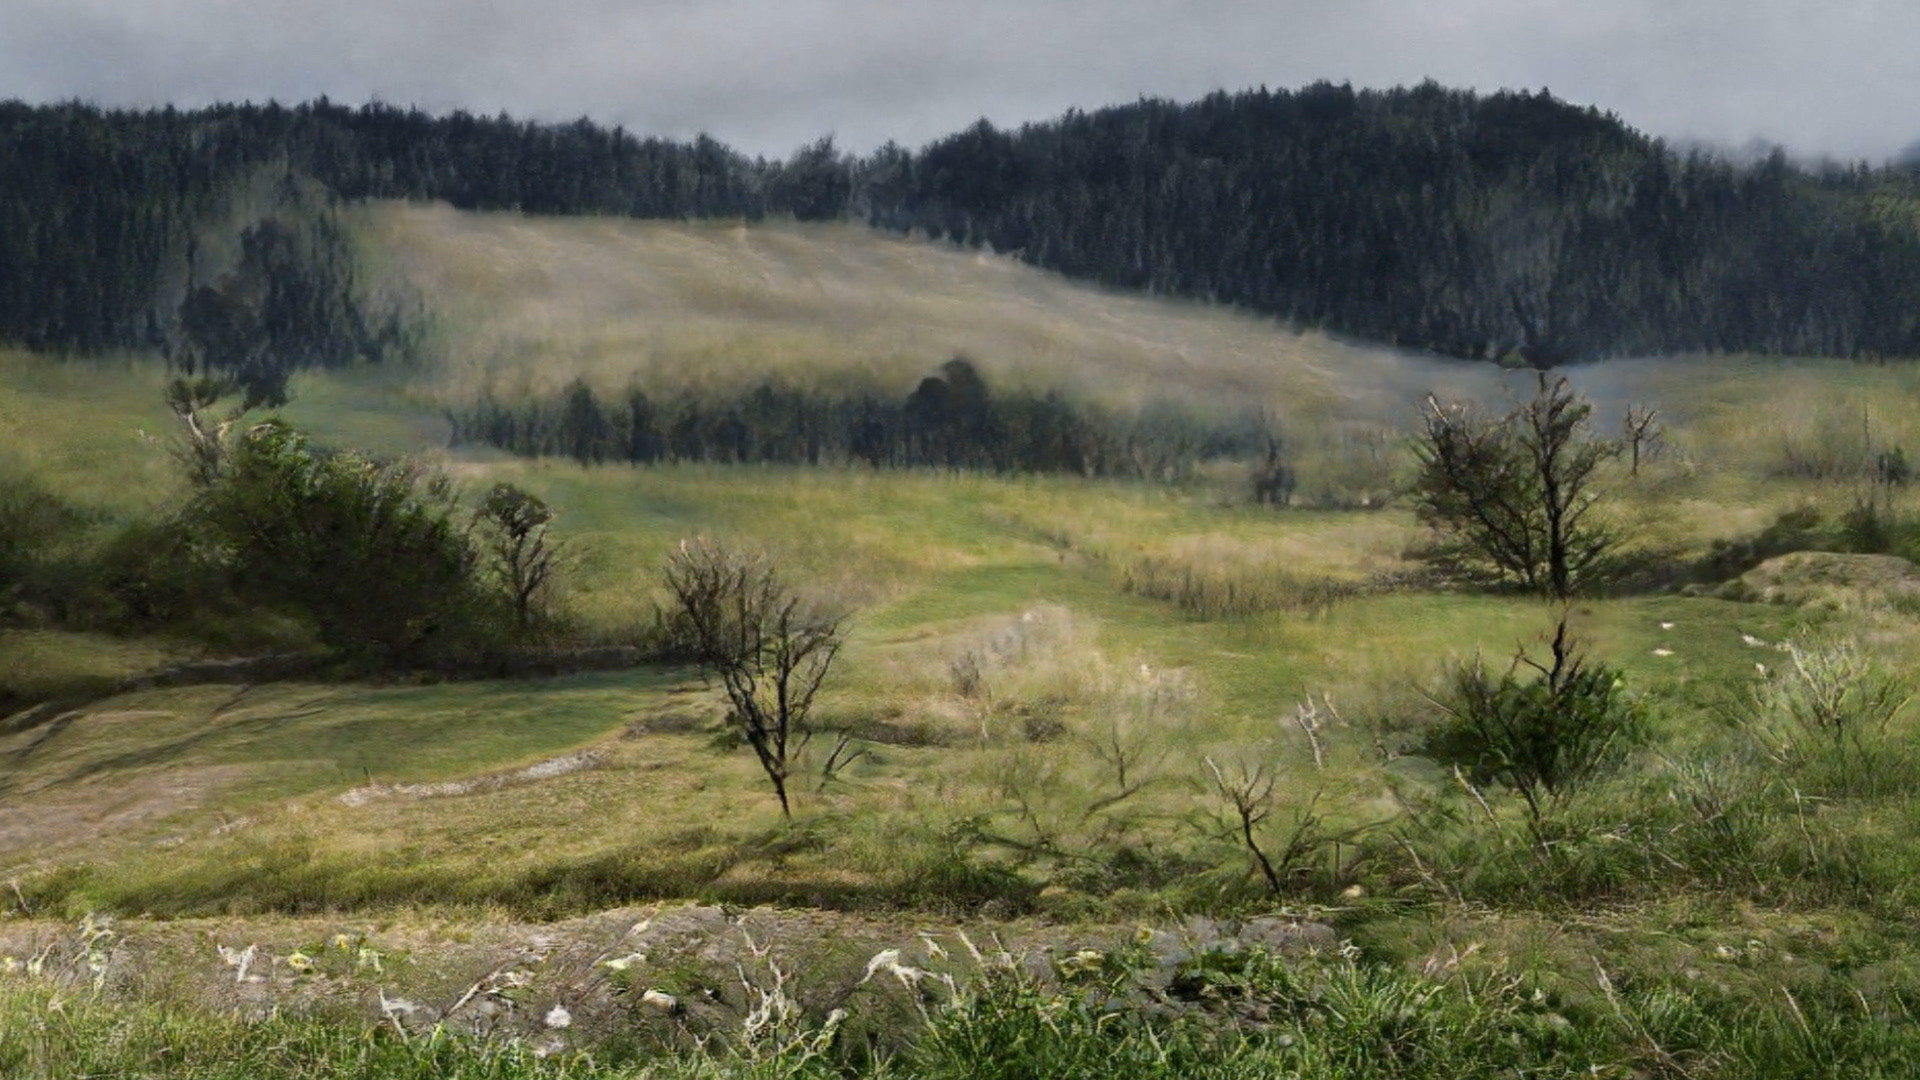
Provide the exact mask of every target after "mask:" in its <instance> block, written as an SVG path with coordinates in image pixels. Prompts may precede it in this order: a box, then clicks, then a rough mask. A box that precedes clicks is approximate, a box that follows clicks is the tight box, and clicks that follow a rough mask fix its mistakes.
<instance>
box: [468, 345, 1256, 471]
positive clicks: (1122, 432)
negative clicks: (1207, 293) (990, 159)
mask: <svg viewBox="0 0 1920 1080" xmlns="http://www.w3.org/2000/svg"><path fill="white" fill-rule="evenodd" d="M513 400H514V403H513V404H507V403H505V402H503V401H502V400H501V399H500V396H497V395H494V394H491V393H490V394H487V395H485V396H483V397H482V398H481V399H480V400H479V401H478V402H477V403H476V404H474V405H473V406H472V407H471V408H469V409H467V410H464V411H460V412H455V413H452V414H451V415H450V419H451V421H452V424H453V439H454V442H455V443H456V444H458V443H463V442H464V443H480V444H484V445H488V446H495V447H498V448H500V449H503V450H508V451H511V452H513V453H516V454H522V455H526V456H529V457H538V456H551V457H571V458H574V459H575V460H577V461H579V462H580V463H581V464H583V465H585V464H597V463H601V462H608V461H622V462H632V463H635V464H650V463H653V462H679V461H690V462H714V463H718V464H746V463H765V464H789V465H821V464H835V465H866V466H871V467H873V468H941V469H949V470H956V471H958V470H966V471H972V472H996V473H1011V472H1021V473H1064V474H1070V475H1075V476H1096V477H1116V478H1128V479H1141V480H1160V481H1171V480H1179V479H1182V478H1184V477H1186V476H1188V475H1189V474H1191V472H1192V470H1193V467H1194V466H1195V465H1197V464H1198V463H1200V462H1202V461H1207V460H1212V459H1218V458H1245V457H1248V456H1250V455H1252V454H1254V453H1255V452H1257V451H1258V450H1259V449H1260V448H1261V447H1263V446H1265V445H1266V442H1265V440H1266V438H1267V429H1266V426H1265V423H1264V420H1263V419H1262V418H1261V417H1260V416H1259V415H1258V414H1255V413H1248V414H1245V415H1242V416H1239V417H1229V418H1225V419H1212V420H1209V419H1206V418H1203V417H1201V416H1198V415H1196V414H1194V413H1192V412H1190V411H1187V410H1183V409H1180V408H1177V407H1174V406H1172V405H1167V404H1157V405H1154V406H1151V407H1148V408H1144V409H1141V410H1139V411H1138V412H1135V413H1131V414H1120V413H1116V412H1112V411H1109V410H1106V409H1101V408H1099V407H1096V406H1093V405H1090V404H1087V403H1084V402H1079V401H1074V400H1071V399H1069V398H1067V397H1064V396H1063V395H1061V394H1058V393H1052V392H1049V393H1034V392H1031V391H1025V390H1015V391H1002V392H995V391H993V390H991V389H989V387H988V385H987V382H986V379H985V378H984V377H983V376H982V375H981V374H980V372H979V371H978V370H977V369H976V368H975V367H974V365H973V363H972V361H970V360H968V359H966V358H964V357H955V358H953V359H951V360H948V361H947V362H946V363H944V364H942V365H940V368H939V370H938V371H937V372H936V373H934V374H932V375H928V376H927V377H926V378H924V379H922V380H920V383H919V385H918V386H916V387H915V388H914V389H913V391H912V392H911V393H909V394H907V395H905V396H889V395H887V394H885V393H883V392H881V391H879V390H873V389H865V390H859V389H856V390H850V391H845V392H840V393H826V392H821V391H816V390H807V389H801V388H798V387H794V386H790V385H785V384H780V383H772V382H768V383H762V384H760V385H758V386H755V387H753V388H752V389H749V390H744V391H740V392H737V393H733V394H716V393H703V392H699V391H694V390H684V389H683V390H676V391H658V390H656V391H654V392H652V393H649V392H648V391H646V390H644V389H642V388H639V387H631V388H629V389H628V390H627V391H626V392H625V393H624V394H621V395H614V396H608V397H603V396H601V395H600V394H599V393H597V392H596V391H595V390H594V389H593V387H591V386H589V385H588V384H586V383H585V382H581V381H575V382H574V383H572V384H571V385H570V386H568V387H567V388H566V389H565V390H564V391H562V392H561V393H560V394H559V395H558V396H557V397H549V398H546V399H541V398H537V397H529V396H527V395H514V396H513Z"/></svg>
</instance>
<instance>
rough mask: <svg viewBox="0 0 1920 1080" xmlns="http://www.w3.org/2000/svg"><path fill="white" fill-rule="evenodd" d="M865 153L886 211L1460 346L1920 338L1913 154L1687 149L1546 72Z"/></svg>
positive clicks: (1118, 118) (1033, 254)
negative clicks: (1531, 83)
mask: <svg viewBox="0 0 1920 1080" xmlns="http://www.w3.org/2000/svg"><path fill="white" fill-rule="evenodd" d="M864 177H865V186H866V189H867V191H868V192H869V193H870V194H869V196H868V201H867V204H866V213H867V216H868V218H869V220H871V221H874V222H875V223H877V224H881V225H885V226H888V227H891V228H896V229H908V228H918V229H924V230H926V231H928V232H930V233H932V234H933V235H936V236H946V237H950V238H953V239H957V240H960V241H963V242H968V243H983V244H990V245H992V246H993V247H995V248H996V249H999V250H1002V251H1012V252H1016V253H1018V254H1019V255H1020V257H1022V258H1024V259H1026V260H1028V261H1030V262H1034V263H1037V264H1039V265H1042V266H1046V267H1050V268H1053V269H1056V270H1060V271H1063V272H1065V273H1068V274H1072V275H1075V276H1081V277H1088V278H1093V279H1096V280H1099V281H1104V282H1108V283H1111V284H1115V285H1122V286H1127V287H1132V288H1141V289H1148V290H1152V291H1156V292H1162V293H1169V294H1176V295H1184V296H1195V297H1203V298H1211V299H1215V300H1220V301H1226V302H1231V303H1236V304H1241V305H1244V306H1246V307H1250V308H1254V309H1257V310H1260V311H1266V312H1271V313H1273V314H1276V315H1279V316H1282V317H1285V318H1287V319H1290V320H1293V321H1295V322H1298V323H1302V324H1314V325H1322V326H1326V327H1330V328H1334V329H1338V330H1341V331H1345V332H1348V333H1353V334H1358V335H1361V336H1365V337H1370V338H1375V339H1378V340H1383V341H1389V342H1396V343H1399V344H1403V345H1409V346H1415V347H1419V348H1424V349H1431V350H1434V351H1437V352H1440V353H1445V354H1448V355H1453V356H1462V357H1501V356H1506V355H1509V354H1514V353H1517V354H1519V355H1521V356H1523V357H1525V358H1526V359H1528V360H1530V361H1533V362H1535V363H1538V364H1551V363H1555V362H1560V361H1566V360H1577V359H1589V358H1597V357H1605V356H1615V355H1627V354H1646V353H1661V352H1675V351H1690V350H1751V351H1759V352H1775V353H1819V354H1834V355H1843V356H1880V355H1907V356H1912V355H1920V227H1917V225H1916V218H1915V216H1914V215H1913V213H1912V208H1913V206H1914V205H1915V204H1914V202H1913V195H1914V193H1915V192H1916V190H1920V183H1917V182H1916V181H1917V180H1920V170H1914V169H1906V170H1884V171H1875V170H1871V169H1867V168H1865V167H1854V168H1829V169H1823V170H1817V171H1807V170H1803V169H1799V168H1796V167H1795V166H1793V165H1791V164H1790V163H1789V162H1788V161H1787V160H1786V158H1785V157H1784V156H1783V155H1781V154H1779V153H1775V154H1774V155H1773V156H1771V157H1769V158H1768V159H1766V160H1765V161H1763V162H1760V163H1758V164H1755V165H1752V166H1737V165H1734V164H1731V163H1729V162H1728V161H1726V160H1723V159H1721V158H1718V157H1715V156H1711V155H1706V154H1700V153H1694V154H1688V155H1681V154H1677V153H1675V152H1673V151H1671V150H1670V149H1669V148H1667V147H1666V146H1664V145H1663V144H1662V143H1660V142H1658V141H1656V140H1652V139H1649V138H1647V137H1645V136H1644V135H1641V134H1639V133H1638V132H1635V131H1633V130H1632V129H1630V128H1628V127H1626V126H1625V125H1623V124H1622V123H1621V122H1620V121H1619V120H1618V119H1616V118H1614V117H1612V116H1610V115H1605V114H1602V113H1600V112H1598V111H1597V110H1594V109H1580V108H1575V107H1573V106H1570V105H1567V104H1565V103H1563V102H1560V101H1557V100H1555V99H1553V98H1551V97H1549V96H1548V95H1547V94H1546V93H1545V92H1542V93H1540V94H1524V93H1519V94H1516V93H1500V94H1494V95H1492V96H1488V97H1481V96H1477V95H1475V94H1472V93H1468V92H1464V91H1452V90H1446V89H1443V88H1442V87H1440V86H1438V85H1435V84H1433V83H1427V84H1424V85H1422V86H1419V87H1417V88H1413V89H1401V90H1392V91H1385V92H1375V91H1355V90H1352V89H1351V88H1349V87H1345V86H1331V85H1326V84H1320V85H1316V86H1312V87H1309V88H1307V89H1304V90H1301V91H1298V92H1291V93H1289V92H1284V91H1279V92H1270V91H1265V90H1262V91H1257V92H1249V93H1240V94H1224V93H1222V94H1214V95H1212V96H1210V97H1208V98H1206V99H1204V100H1202V101H1198V102H1195V103H1192V104H1187V105H1181V104H1175V103H1171V102H1162V101H1142V102H1140V103H1139V104H1136V105H1130V106H1126V107H1123V108H1114V109H1106V110H1102V111H1099V112H1095V113H1071V114H1069V115H1067V116H1065V117H1063V118H1062V119H1060V120H1057V121H1054V122H1051V123H1047V124H1038V125H1031V126H1027V127H1023V128H1021V129H1020V130H1018V131H998V130H995V129H994V128H993V127H991V126H990V125H988V124H986V123H984V122H983V123H980V124H977V125H975V126H974V127H973V128H970V129H969V130H967V131H965V132H962V133H960V134H957V135H954V136H952V137H950V138H947V139H944V140H941V141H940V142H937V143H934V144H933V145H931V146H929V147H927V148H926V149H925V150H924V151H922V152H921V153H918V154H907V153H903V152H898V151H883V152H882V153H881V154H880V155H879V156H878V157H877V158H876V159H875V160H874V161H872V162H869V163H867V164H866V166H865V168H864ZM1902 210H1904V212H1902Z"/></svg>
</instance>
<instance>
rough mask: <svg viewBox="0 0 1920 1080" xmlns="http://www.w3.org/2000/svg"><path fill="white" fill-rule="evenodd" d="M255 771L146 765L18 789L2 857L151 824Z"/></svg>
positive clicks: (4, 825) (1, 840)
mask: <svg viewBox="0 0 1920 1080" xmlns="http://www.w3.org/2000/svg"><path fill="white" fill-rule="evenodd" d="M249 772H250V769H249V767H248V766H245V765H200V766H182V767H177V768H165V769H143V770H136V771H132V772H126V773H118V774H115V775H114V776H112V777H110V778H108V777H96V778H94V779H91V780H83V781H80V782H77V783H72V784H63V785H61V786H59V787H58V788H53V789H48V790H42V791H35V792H32V793H29V794H26V795H17V796H16V797H15V798H13V799H11V800H10V801H9V805H8V806H7V808H6V812H5V813H0V857H6V856H9V855H12V854H15V853H17V852H22V851H31V852H32V853H33V854H34V855H36V856H43V857H44V856H47V855H52V854H55V853H57V852H59V851H60V850H62V849H63V848H67V847H71V846H74V845H77V844H82V843H87V842H90V841H95V840H98V839H99V838H100V837H101V836H102V835H106V834H111V833H124V832H128V831H131V830H134V829H138V828H141V827H143V826H147V825H151V824H153V823H155V822H158V821H160V820H162V819H164V818H167V817H170V816H172V815H174V814H178V813H181V812H183V811H187V810H192V809H194V808H196V807H199V806H201V805H204V804H205V803H206V802H207V801H208V799H209V798H210V797H212V796H213V795H214V794H216V793H217V792H219V791H221V790H223V789H225V788H226V787H228V786H229V785H231V784H234V783H237V782H239V781H241V780H243V779H244V778H245V777H246V776H247V775H248V774H249Z"/></svg>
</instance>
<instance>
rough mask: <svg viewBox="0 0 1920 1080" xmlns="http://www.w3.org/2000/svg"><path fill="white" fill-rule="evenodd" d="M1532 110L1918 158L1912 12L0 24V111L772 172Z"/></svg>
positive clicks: (908, 8) (233, 19) (521, 14)
mask: <svg viewBox="0 0 1920 1080" xmlns="http://www.w3.org/2000/svg"><path fill="white" fill-rule="evenodd" d="M1429 76H1431V77H1432V78H1435V79H1438V80H1439V81H1440V82H1442V83H1445V84H1448V85H1452V86H1470V87H1477V88H1480V89H1482V90H1495V89H1499V88H1501V87H1517V88H1525V89H1539V88H1540V87H1543V86H1544V87H1547V88H1550V89H1551V90H1552V91H1553V92H1554V93H1555V94H1556V95H1558V96H1560V97H1562V98H1565V99H1568V100H1570V101H1574V102H1578V103H1581V104H1596V105H1599V106H1601V107H1602V108H1605V109H1610V110H1612V111H1614V112H1616V113H1618V114H1620V116H1621V117H1623V118H1624V119H1625V120H1626V121H1627V122H1629V123H1631V124H1633V125H1634V126H1636V127H1639V128H1641V129H1643V130H1646V131H1649V132H1652V133H1654V134H1657V135H1664V136H1668V137H1671V138H1677V139H1688V140H1692V139H1699V140H1706V141H1710V142H1714V143H1718V144H1721V145H1724V146H1728V147H1733V148H1740V147H1743V146H1746V145H1748V144H1751V143H1753V142H1754V141H1755V140H1764V141H1769V142H1777V143H1781V144H1784V145H1785V146H1787V147H1788V148H1789V149H1791V150H1793V151H1795V152H1796V153H1799V154H1804V155H1830V156H1835V157H1842V158H1862V157H1864V158H1867V159H1869V160H1872V161H1875V162H1879V161H1881V160H1884V159H1885V158H1887V157H1889V156H1891V155H1893V154H1896V153H1898V152H1899V151H1900V150H1901V149H1902V148H1904V147H1908V146H1910V145H1913V144H1915V143H1916V141H1920V2H1916V0H1586V2H1582V0H1264V2H1262V0H1105V2H1095V0H966V2H949V0H324V2H318V0H0V98H8V97H17V98H25V99H27V100H31V101H56V100H64V99H69V98H75V97H79V98H85V99H90V100H93V101H97V102H100V103H102V104H113V105H151V104H161V103H165V102H173V103H175V104H179V105H183V106H188V105H199V104H204V103H207V102H212V101H233V100H242V99H251V100H255V101H261V100H265V99H267V98H277V99H279V100H281V101H284V102H291V101H298V100H305V99H308V98H313V97H317V96H319V95H322V94H325V95H327V96H329V97H331V98H333V99H334V100H335V101H339V102H345V103H355V104H357V103H360V102H364V101H367V100H370V99H379V100H382V101H386V102H390V103H394V104H401V105H407V104H411V105H419V106H421V107H423V108H427V109H431V110H434V111H443V110H449V109H453V108H465V109H468V110H472V111H479V112H486V113H492V112H496V111H499V110H501V109H505V110H508V111H510V112H512V113H514V114H515V115H518V116H531V117H535V118H539V119H571V118H573V117H577V116H581V115H586V116H590V117H592V118H594V119H595V120H598V121H602V122H604V123H609V124H613V123H619V124H625V125H626V126H627V127H628V128H629V129H630V130H633V131H636V132H640V133H644V134H659V135H670V136H687V135H691V134H694V133H696V132H699V131H707V132H710V133H712V134H713V135H715V136H716V137H718V138H720V139H723V140H725V141H727V142H730V143H732V144H734V145H735V146H737V147H739V148H740V149H742V150H745V151H748V152H750V153H765V154H774V155H785V154H786V153H787V152H789V151H791V150H792V149H793V148H794V147H796V146H798V145H799V144H801V143H803V142H807V141H810V140H811V139H813V138H816V137H818V136H820V135H823V134H833V135H834V136H836V137H837V138H838V140H839V141H840V142H841V144H842V145H843V146H845V147H847V148H849V149H855V150H866V149H869V148H871V147H873V146H875V145H877V144H879V143H880V142H882V141H884V140H886V139H888V138H893V139H898V140H899V141H901V142H903V143H906V144H909V145H919V144H921V143H923V142H925V141H926V140H928V139H931V138H934V137H936V136H939V135H942V134H945V133H947V132H949V131H952V130H954V129H956V128H959V127H962V126H965V125H966V124H968V123H970V122H972V121H973V120H975V119H977V118H979V117H981V116H986V117H988V118H990V119H992V120H993V121H994V122H995V123H1002V124H1015V123H1018V122H1020V121H1024V120H1035V119H1044V118H1046V117H1049V116H1053V115H1056V114H1058V113H1059V112H1061V111H1063V110H1064V109H1066V108H1068V107H1070V106H1078V107H1081V108H1094V107H1098V106H1101V105H1108V104H1115V103H1121V102H1128V101H1132V100H1134V99H1135V98H1137V97H1140V96H1141V95H1154V96H1166V97H1175V98H1190V97H1194V96H1197V95H1200V94H1203V93H1205V92H1207V91H1208V90H1211V89H1215V88H1219V87H1226V88H1242V87H1248V86H1256V85H1260V84H1266V85H1268V86H1273V87H1293V86H1298V85H1302V84H1305V83H1308V82H1312V81H1314V80H1317V79H1332V80H1334V81H1342V80H1345V81H1351V82H1352V83H1354V84H1355V85H1356V86H1391V85H1395V84H1402V83H1414V82H1418V81H1419V80H1421V79H1423V78H1426V77H1429Z"/></svg>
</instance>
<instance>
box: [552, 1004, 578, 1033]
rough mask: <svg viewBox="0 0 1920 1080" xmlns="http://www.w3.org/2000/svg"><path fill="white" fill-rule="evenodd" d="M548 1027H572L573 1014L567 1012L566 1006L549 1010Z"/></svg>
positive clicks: (557, 1006)
mask: <svg viewBox="0 0 1920 1080" xmlns="http://www.w3.org/2000/svg"><path fill="white" fill-rule="evenodd" d="M547 1026H548V1027H550V1028H564V1027H572V1026H573V1014H572V1013H570V1012H568V1011H567V1007H566V1006H565V1005H555V1006H554V1007H553V1008H551V1009H548V1010H547Z"/></svg>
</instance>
